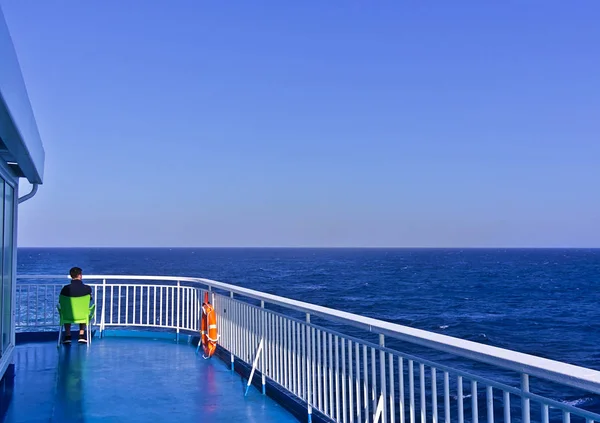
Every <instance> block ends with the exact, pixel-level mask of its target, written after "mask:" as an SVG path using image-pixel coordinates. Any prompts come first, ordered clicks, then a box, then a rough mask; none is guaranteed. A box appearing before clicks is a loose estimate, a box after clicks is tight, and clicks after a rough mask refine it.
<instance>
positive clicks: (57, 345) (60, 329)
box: [56, 325, 62, 348]
mask: <svg viewBox="0 0 600 423" xmlns="http://www.w3.org/2000/svg"><path fill="white" fill-rule="evenodd" d="M61 334H62V325H59V326H58V342H57V343H56V348H60V335H61Z"/></svg>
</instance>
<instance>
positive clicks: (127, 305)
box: [125, 286, 129, 325]
mask: <svg viewBox="0 0 600 423" xmlns="http://www.w3.org/2000/svg"><path fill="white" fill-rule="evenodd" d="M125 324H126V325H127V324H129V287H128V286H125Z"/></svg>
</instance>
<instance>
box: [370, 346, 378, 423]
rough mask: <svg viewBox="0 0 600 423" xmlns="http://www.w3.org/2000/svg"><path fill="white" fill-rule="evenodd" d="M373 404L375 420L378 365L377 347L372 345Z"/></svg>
mask: <svg viewBox="0 0 600 423" xmlns="http://www.w3.org/2000/svg"><path fill="white" fill-rule="evenodd" d="M371 406H372V407H373V416H372V418H373V420H375V413H376V412H377V366H376V365H375V348H373V347H371Z"/></svg>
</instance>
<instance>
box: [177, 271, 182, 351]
mask: <svg viewBox="0 0 600 423" xmlns="http://www.w3.org/2000/svg"><path fill="white" fill-rule="evenodd" d="M180 291H181V282H180V281H177V335H176V341H177V342H179V312H180V310H181V303H180V299H181V295H180Z"/></svg>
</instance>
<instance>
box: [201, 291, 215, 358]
mask: <svg viewBox="0 0 600 423" xmlns="http://www.w3.org/2000/svg"><path fill="white" fill-rule="evenodd" d="M200 331H201V332H200V335H201V338H202V348H203V349H204V358H210V357H212V355H213V354H214V353H215V351H216V350H217V341H218V340H219V332H218V331H217V313H215V309H214V307H213V306H212V305H211V304H210V303H209V302H208V292H205V293H204V303H203V304H202V320H201V322H200Z"/></svg>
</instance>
